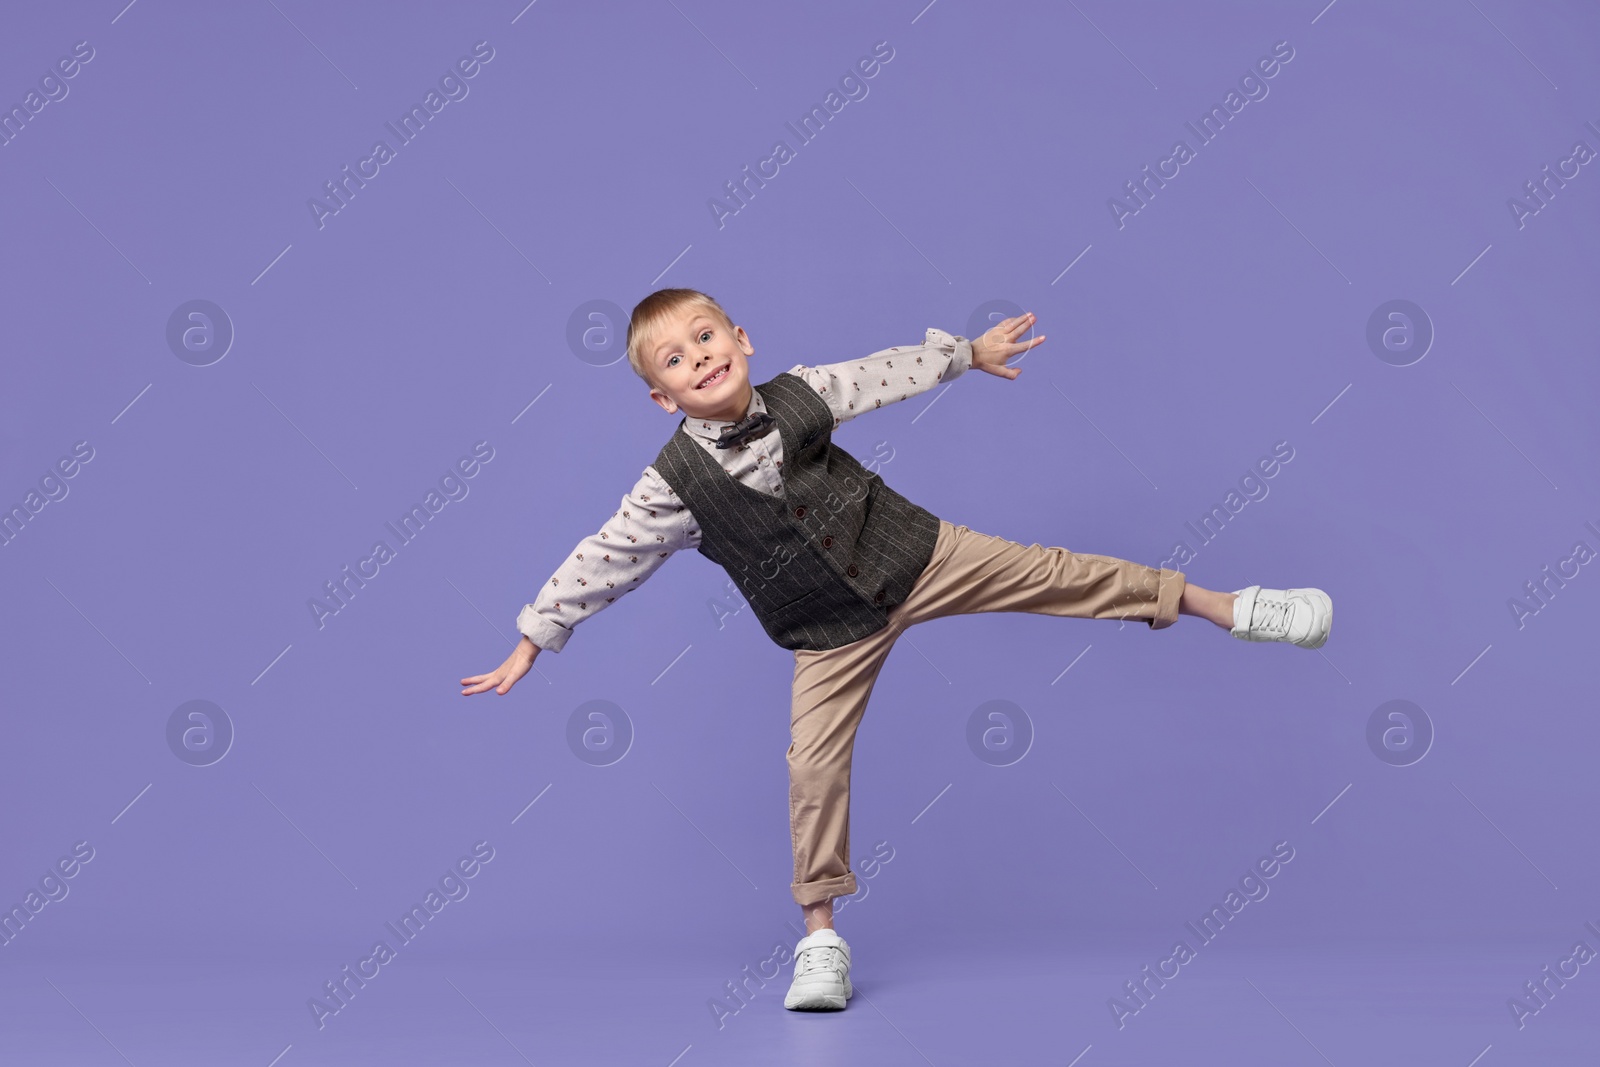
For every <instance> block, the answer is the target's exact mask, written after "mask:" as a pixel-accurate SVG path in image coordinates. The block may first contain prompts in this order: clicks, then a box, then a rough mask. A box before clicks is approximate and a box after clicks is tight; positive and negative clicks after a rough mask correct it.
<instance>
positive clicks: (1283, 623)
mask: <svg viewBox="0 0 1600 1067" xmlns="http://www.w3.org/2000/svg"><path fill="white" fill-rule="evenodd" d="M1289 607H1290V605H1289V602H1288V601H1287V600H1278V599H1276V598H1274V597H1263V596H1259V595H1258V596H1257V597H1256V606H1255V611H1254V612H1252V618H1251V620H1250V623H1251V626H1250V628H1251V629H1252V630H1262V631H1265V632H1267V633H1271V634H1286V633H1288V632H1289Z"/></svg>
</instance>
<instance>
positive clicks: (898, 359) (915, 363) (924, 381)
mask: <svg viewBox="0 0 1600 1067" xmlns="http://www.w3.org/2000/svg"><path fill="white" fill-rule="evenodd" d="M1032 324H1033V316H1032V315H1031V314H1023V315H1018V316H1017V317H1016V318H1012V319H1006V320H1005V321H1004V322H1001V323H999V324H997V325H995V326H993V327H991V328H990V329H988V330H986V331H985V332H984V334H983V336H982V337H979V338H977V339H976V340H973V341H968V340H967V339H966V338H965V337H960V336H957V335H955V334H951V333H946V332H945V331H944V330H939V329H929V330H928V331H927V336H926V338H925V340H924V342H923V343H922V344H920V345H913V346H897V347H894V348H885V349H883V350H881V351H878V352H874V353H872V355H870V356H864V357H862V358H859V359H847V360H843V361H841V362H839V363H826V364H822V365H819V366H814V367H813V366H807V365H805V364H799V365H796V366H794V367H791V368H790V370H789V373H791V374H794V375H796V376H798V377H800V378H801V379H803V380H804V381H805V382H806V383H807V384H809V385H810V386H811V387H812V388H813V389H815V390H816V391H817V394H818V395H819V396H821V397H822V399H823V400H824V401H826V402H827V404H828V407H829V408H831V409H832V410H833V424H834V426H835V428H837V427H838V426H839V424H840V423H843V422H848V421H849V420H851V419H853V418H855V417H856V416H857V415H860V414H862V413H863V412H866V411H875V410H877V409H878V408H881V407H886V406H888V405H889V404H895V403H899V402H900V401H902V400H907V399H909V398H911V397H913V396H916V395H918V394H919V393H923V392H926V391H927V390H929V389H932V388H933V387H934V386H936V385H941V384H944V383H947V382H953V381H955V379H957V378H959V377H960V376H961V375H962V374H964V373H965V372H966V371H967V370H968V369H970V368H973V367H976V368H978V369H980V370H984V371H987V372H989V373H990V374H997V375H999V376H1001V377H1003V378H1015V377H1016V376H1017V375H1018V374H1020V373H1021V369H1020V368H1017V367H1007V366H1006V365H1005V364H1006V360H1008V359H1010V358H1011V357H1012V356H1014V355H1016V354H1018V353H1019V352H1025V351H1027V350H1028V349H1030V348H1032V347H1033V346H1034V345H1037V344H1039V343H1040V342H1041V341H1043V340H1044V338H1043V337H1042V336H1041V337H1036V338H1034V339H1033V340H1031V341H1028V342H1026V343H1023V344H1018V343H1016V338H1017V337H1019V336H1021V334H1023V333H1024V332H1026V331H1027V330H1028V328H1029V327H1030V326H1032Z"/></svg>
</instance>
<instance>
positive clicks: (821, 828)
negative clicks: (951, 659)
mask: <svg viewBox="0 0 1600 1067" xmlns="http://www.w3.org/2000/svg"><path fill="white" fill-rule="evenodd" d="M898 632H899V631H898V630H896V629H895V628H893V627H885V628H883V629H881V630H878V631H877V632H876V633H871V634H868V635H867V636H866V637H863V638H861V639H860V640H858V641H852V642H851V643H850V644H847V645H843V646H841V647H839V648H832V649H828V650H826V651H822V652H815V651H810V650H806V649H797V650H795V654H794V697H793V706H792V709H791V715H790V736H791V740H790V744H789V831H790V839H791V843H792V844H793V846H794V883H793V884H792V885H791V886H790V890H791V892H792V893H793V894H794V899H795V903H797V904H799V905H800V906H801V908H802V909H803V910H804V911H805V918H806V930H807V932H808V933H809V932H812V931H815V930H817V929H820V928H823V927H827V928H829V929H831V928H832V927H833V904H832V898H834V897H843V896H849V895H850V894H852V893H854V892H856V890H857V886H856V876H855V873H854V872H853V871H851V870H850V764H851V757H852V754H853V753H854V749H855V739H856V728H857V727H858V726H859V725H860V724H861V716H862V713H863V712H864V711H865V710H866V706H867V698H868V697H869V696H871V695H872V687H873V685H874V684H875V683H876V682H877V679H878V670H879V668H881V667H882V666H883V662H884V660H885V659H886V658H887V657H888V655H889V650H890V648H891V647H893V645H894V639H895V637H896V636H897V635H898Z"/></svg>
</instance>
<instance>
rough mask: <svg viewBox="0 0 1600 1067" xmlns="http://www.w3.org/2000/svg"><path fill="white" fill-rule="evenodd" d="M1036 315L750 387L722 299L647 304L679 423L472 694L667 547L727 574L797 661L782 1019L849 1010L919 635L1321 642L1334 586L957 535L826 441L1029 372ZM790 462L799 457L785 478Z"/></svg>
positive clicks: (473, 680)
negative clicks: (989, 615) (1141, 631)
mask: <svg viewBox="0 0 1600 1067" xmlns="http://www.w3.org/2000/svg"><path fill="white" fill-rule="evenodd" d="M1033 323H1034V316H1033V315H1032V314H1031V313H1027V314H1023V315H1019V316H1017V317H1016V318H1011V319H1007V320H1005V321H1004V322H1002V323H1000V324H999V325H998V326H995V327H992V328H991V329H989V330H988V331H987V332H985V333H984V335H983V336H982V337H979V338H977V339H976V340H974V341H968V340H967V339H966V338H964V337H957V336H954V335H951V334H947V333H945V332H944V331H942V330H937V329H930V330H928V331H927V335H926V339H925V340H926V343H925V344H923V345H921V346H919V347H915V348H898V347H897V348H889V349H885V350H883V351H881V352H876V353H874V354H872V355H870V356H867V357H866V358H864V359H854V360H847V361H845V362H842V363H834V364H828V365H824V366H819V367H809V366H806V365H804V364H800V365H796V366H795V367H792V368H790V369H789V370H788V371H786V372H784V373H783V374H779V375H777V376H776V377H774V378H772V379H770V380H769V381H767V382H764V383H762V384H761V385H759V386H753V385H751V383H750V379H749V371H748V367H747V365H746V360H747V359H748V358H749V357H751V356H753V355H754V354H755V349H754V347H753V346H752V345H751V343H750V338H749V335H748V334H747V333H746V332H745V330H744V328H743V327H740V326H735V325H733V322H732V321H731V320H730V319H729V317H728V315H727V314H726V312H724V311H723V309H722V307H721V306H720V305H719V304H718V303H717V302H716V301H715V300H713V299H712V298H711V297H709V296H707V295H706V294H704V293H701V292H698V291H696V290H693V289H662V290H659V291H657V292H655V293H652V294H650V295H649V296H648V297H646V298H645V299H644V300H642V301H641V302H640V303H639V305H638V306H637V307H635V308H634V309H633V314H632V316H631V319H630V322H629V325H628V338H627V347H628V362H629V363H630V364H631V365H632V366H633V369H634V371H635V372H636V373H638V375H639V376H640V377H641V378H643V379H644V380H645V381H646V382H647V383H648V384H649V385H650V398H651V399H652V400H654V401H655V402H656V403H657V404H659V405H660V406H661V407H662V408H663V409H665V410H666V411H667V412H668V413H669V414H677V413H679V412H680V411H681V412H682V415H683V417H682V418H681V419H680V420H679V423H678V428H677V430H676V432H674V433H673V435H672V437H671V439H670V440H669V441H668V443H667V444H666V445H665V446H664V447H663V448H662V449H661V451H660V453H659V454H658V455H657V456H656V460H655V463H654V464H653V465H651V466H649V467H646V468H645V470H644V473H643V475H641V477H640V478H639V480H638V482H637V483H636V484H635V485H634V487H633V489H632V490H631V491H630V492H629V493H628V495H627V496H625V497H624V498H623V500H622V506H621V507H620V508H619V509H618V511H617V513H616V514H614V515H612V517H611V519H610V520H608V521H607V522H606V524H605V526H604V527H603V528H602V529H601V530H600V531H599V532H598V533H596V534H594V535H591V536H590V537H587V538H585V539H584V540H583V541H582V542H580V543H579V544H578V546H577V549H576V550H575V551H574V553H573V554H572V556H571V557H570V558H568V559H567V560H566V561H565V562H564V563H562V565H561V566H560V567H559V568H558V569H557V570H556V572H555V574H554V575H553V576H552V577H551V579H550V583H549V584H548V585H547V586H545V587H544V589H543V590H541V592H540V593H539V596H538V597H537V598H536V599H535V601H534V602H533V603H532V604H529V605H527V606H526V607H524V608H523V609H522V612H521V614H520V615H519V616H518V617H517V629H518V630H519V631H520V632H521V633H522V634H523V638H522V641H521V643H520V644H519V645H518V646H517V648H516V649H514V650H513V651H512V653H511V655H510V656H509V657H508V658H507V659H506V661H505V662H504V663H503V664H501V665H500V667H499V668H498V669H497V670H494V671H491V672H490V673H488V674H479V675H474V676H473V677H470V678H463V679H462V680H461V684H462V685H463V686H465V687H466V688H464V689H462V694H463V695H470V694H473V693H482V692H485V691H486V690H489V689H494V690H495V692H497V693H499V694H501V695H504V694H506V693H507V692H509V691H510V690H511V687H512V686H513V685H514V684H516V682H517V680H518V679H519V678H521V677H522V676H523V675H524V674H526V673H527V672H528V670H529V669H530V668H531V667H532V666H533V660H534V657H535V656H537V655H538V654H539V652H540V651H541V650H545V649H548V650H550V651H553V652H554V651H560V649H561V647H562V646H563V645H564V644H566V641H567V638H568V637H569V636H570V635H571V632H572V628H573V627H574V626H575V625H576V624H577V623H578V622H579V621H581V620H583V619H586V618H588V617H589V616H590V615H592V614H594V613H595V612H596V611H599V610H600V609H602V608H604V607H605V606H606V605H607V604H610V603H611V602H612V601H614V600H616V599H617V597H620V596H622V595H623V594H624V593H627V592H628V591H630V590H632V589H634V588H636V587H637V586H638V585H639V583H641V582H642V581H644V579H645V578H647V577H649V575H650V574H652V573H653V572H654V571H655V570H656V568H657V567H659V566H660V565H661V563H662V562H663V561H664V560H665V559H666V558H667V557H668V556H669V555H671V554H672V553H673V552H675V551H678V550H680V549H685V548H699V550H700V551H701V552H702V553H703V554H705V555H706V556H707V557H709V558H710V559H711V560H713V561H714V562H716V563H718V564H721V565H722V566H723V567H724V568H725V569H726V570H727V572H728V574H729V576H730V577H731V578H732V579H733V580H734V582H735V583H736V584H737V585H738V587H739V589H740V590H741V591H742V592H743V594H744V597H745V599H746V600H747V601H748V602H749V604H750V606H751V608H753V609H754V614H755V616H756V618H757V619H758V620H759V621H760V622H761V625H762V627H763V628H764V629H765V630H766V631H767V633H768V635H769V636H771V637H772V639H773V640H774V641H775V642H777V643H778V644H779V645H781V646H782V647H784V648H788V649H793V650H794V655H795V670H794V689H793V703H792V708H791V714H790V732H791V744H790V746H789V754H788V760H789V826H790V835H791V843H792V845H793V848H794V871H795V874H794V883H793V884H792V885H791V887H790V890H791V893H792V894H793V896H794V899H795V902H796V903H798V904H799V905H800V906H801V909H802V911H803V912H804V914H805V921H806V931H807V933H806V936H805V937H803V938H801V940H800V942H799V943H798V944H797V945H796V946H795V965H794V980H793V984H792V985H791V987H790V989H789V992H788V994H787V996H786V997H785V998H784V1002H783V1006H784V1007H785V1008H790V1009H796V1010H837V1009H841V1008H843V1007H844V1006H845V1002H846V1001H847V1000H848V999H849V998H850V997H851V995H852V994H853V992H854V990H853V989H852V987H851V985H850V947H849V945H848V944H847V943H846V942H845V940H844V939H843V938H842V937H840V936H839V935H838V933H836V932H835V931H834V929H833V904H832V898H834V897H836V896H848V895H850V894H852V893H855V892H856V891H857V886H856V880H855V874H854V872H852V871H851V869H850V821H849V813H850V762H851V752H852V749H853V746H854V743H855V734H856V727H857V725H858V724H859V723H860V721H861V715H862V712H863V711H864V710H865V708H866V703H867V697H868V696H869V694H870V693H871V692H872V687H873V683H874V681H875V680H876V678H877V675H878V670H879V668H880V667H881V666H882V665H883V662H884V660H885V658H886V657H887V656H888V654H889V650H890V647H891V646H892V645H893V643H894V641H895V638H896V637H898V635H899V633H900V632H901V631H902V630H904V629H905V628H906V627H908V626H910V625H913V624H915V623H918V622H923V621H925V620H927V619H932V618H938V617H940V616H944V615H955V614H965V613H970V612H979V611H1027V612H1034V613H1038V614H1046V615H1060V616H1074V617H1079V618H1095V619H1110V618H1115V619H1138V620H1143V621H1145V622H1147V623H1148V624H1149V625H1150V628H1151V629H1162V628H1164V627H1167V626H1170V625H1171V624H1172V623H1173V622H1175V621H1177V617H1178V616H1179V615H1180V614H1183V615H1195V616H1198V617H1200V618H1203V619H1209V620H1210V621H1211V622H1213V623H1216V624H1217V625H1218V626H1221V627H1224V628H1227V629H1228V630H1229V632H1230V633H1232V634H1233V636H1235V637H1239V638H1242V639H1244V640H1247V641H1288V642H1290V643H1292V644H1296V645H1299V646H1301V647H1303V648H1320V647H1321V646H1322V645H1323V643H1324V642H1325V641H1326V640H1327V638H1328V631H1329V628H1330V627H1331V625H1332V622H1333V603H1332V601H1331V600H1330V599H1329V598H1328V595H1327V594H1326V593H1324V592H1322V590H1320V589H1287V590H1284V589H1263V588H1261V587H1260V586H1255V585H1253V586H1250V587H1248V588H1246V589H1242V590H1239V591H1238V592H1236V593H1219V592H1213V591H1212V590H1209V589H1202V588H1201V587H1199V586H1197V585H1194V584H1192V583H1190V582H1188V581H1187V580H1186V579H1185V577H1184V576H1183V575H1182V574H1181V573H1179V572H1177V571H1173V570H1167V569H1159V568H1153V567H1145V566H1141V565H1139V564H1135V563H1129V562H1127V561H1126V560H1120V559H1114V558H1111V557H1109V556H1095V555H1084V554H1081V553H1072V552H1068V551H1067V550H1066V549H1064V548H1045V547H1041V546H1040V545H1038V544H1033V545H1029V546H1027V547H1024V546H1022V545H1020V544H1017V543H1016V542H1013V541H1007V540H1005V539H1003V538H998V537H991V536H989V535H987V534H982V533H977V532H975V531H973V530H970V529H968V528H967V527H966V526H958V525H952V524H951V523H949V522H947V521H945V520H943V519H939V518H938V517H936V516H934V515H933V514H931V513H930V512H928V511H926V510H925V509H923V508H921V507H918V506H917V505H916V504H913V503H911V502H910V501H909V500H907V499H906V498H905V497H903V496H901V495H900V494H899V493H896V492H895V491H894V490H892V489H890V488H889V487H888V486H887V485H885V484H884V482H883V479H882V478H881V477H879V476H878V475H877V474H876V473H875V472H869V471H867V470H866V469H865V468H864V467H863V466H862V465H861V464H860V463H859V462H858V461H857V460H856V459H855V457H853V456H851V455H850V453H848V452H846V451H844V450H843V449H842V448H840V447H839V446H837V445H835V444H832V443H831V441H830V436H831V433H832V431H833V430H834V429H835V428H837V427H838V426H839V424H840V423H842V422H844V421H846V420H848V419H851V418H854V417H855V416H856V415H859V414H861V413H862V412H863V411H869V410H876V409H877V408H880V407H882V406H883V405H884V404H891V403H894V402H896V401H899V400H905V399H906V398H908V397H911V396H914V395H916V394H918V393H921V392H924V391H926V390H928V389H930V388H932V387H933V386H934V385H936V384H938V383H940V382H948V381H952V380H954V379H955V378H957V377H959V376H960V375H961V374H962V373H964V372H965V371H966V370H968V369H969V368H971V367H976V368H978V369H979V370H982V371H985V372H987V373H989V374H994V375H997V376H999V377H1001V378H1007V379H1015V378H1016V377H1017V376H1018V375H1019V374H1021V373H1022V371H1021V368H1018V367H1008V366H1007V365H1006V361H1007V360H1008V359H1010V358H1011V357H1012V356H1015V355H1017V354H1019V353H1021V352H1024V351H1026V350H1028V349H1030V348H1032V347H1034V346H1035V345H1038V344H1040V343H1042V342H1043V341H1044V336H1043V335H1040V336H1039V337H1035V338H1034V339H1033V340H1032V341H1028V342H1025V343H1021V344H1019V343H1017V342H1016V338H1018V337H1019V336H1021V335H1022V334H1023V333H1024V332H1025V331H1027V330H1028V329H1030V328H1031V327H1032V326H1033ZM786 464H787V465H786Z"/></svg>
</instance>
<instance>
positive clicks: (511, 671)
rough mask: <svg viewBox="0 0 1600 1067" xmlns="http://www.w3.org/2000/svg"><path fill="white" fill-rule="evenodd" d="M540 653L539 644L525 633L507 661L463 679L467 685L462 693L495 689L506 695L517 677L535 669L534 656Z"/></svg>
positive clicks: (463, 683) (463, 682)
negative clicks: (486, 672) (488, 670)
mask: <svg viewBox="0 0 1600 1067" xmlns="http://www.w3.org/2000/svg"><path fill="white" fill-rule="evenodd" d="M538 655H539V646H538V645H536V644H534V643H533V642H532V641H530V640H528V636H527V635H526V634H524V635H523V636H522V641H521V643H520V644H518V645H517V647H516V648H514V649H512V650H511V655H509V656H507V657H506V661H505V662H504V663H502V664H500V666H499V667H497V668H495V669H494V670H492V671H490V672H489V673H488V674H475V675H473V676H472V677H471V678H463V679H461V684H462V685H464V686H467V688H466V689H463V690H461V695H462V696H464V697H465V696H471V695H472V694H473V693H482V692H485V691H486V690H490V689H493V690H494V691H495V692H496V693H499V694H500V695H501V696H505V695H506V694H507V693H509V692H511V687H512V686H514V685H516V684H517V679H519V678H521V677H522V676H523V675H524V674H527V673H528V671H530V670H531V669H533V661H534V658H535V657H536V656H538Z"/></svg>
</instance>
